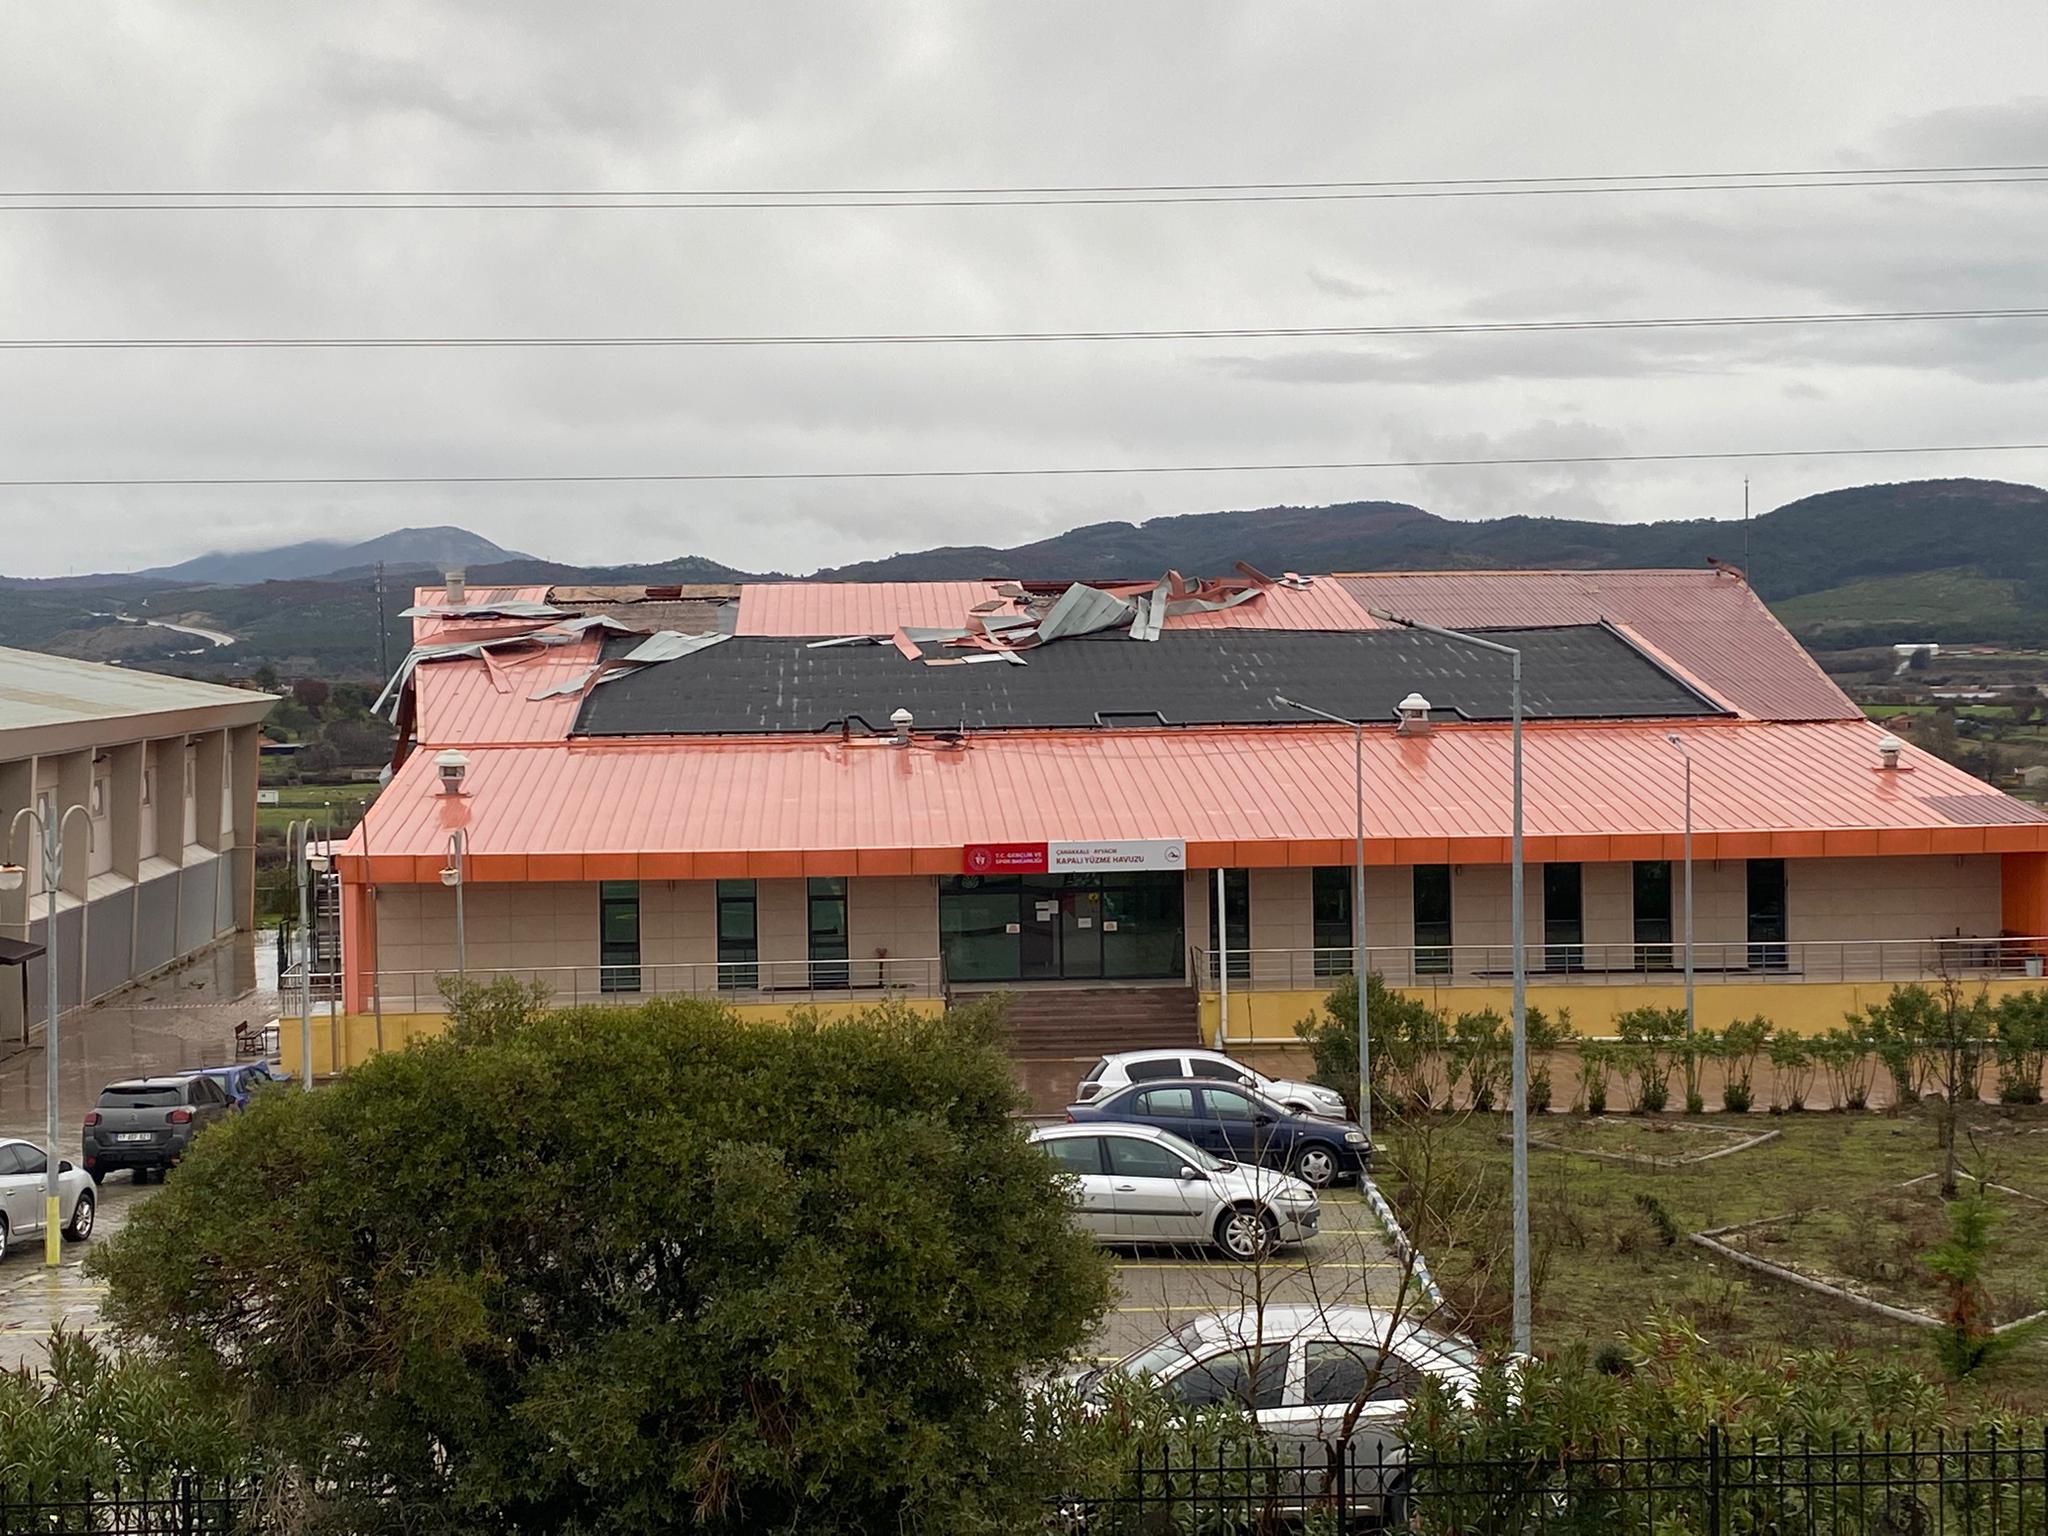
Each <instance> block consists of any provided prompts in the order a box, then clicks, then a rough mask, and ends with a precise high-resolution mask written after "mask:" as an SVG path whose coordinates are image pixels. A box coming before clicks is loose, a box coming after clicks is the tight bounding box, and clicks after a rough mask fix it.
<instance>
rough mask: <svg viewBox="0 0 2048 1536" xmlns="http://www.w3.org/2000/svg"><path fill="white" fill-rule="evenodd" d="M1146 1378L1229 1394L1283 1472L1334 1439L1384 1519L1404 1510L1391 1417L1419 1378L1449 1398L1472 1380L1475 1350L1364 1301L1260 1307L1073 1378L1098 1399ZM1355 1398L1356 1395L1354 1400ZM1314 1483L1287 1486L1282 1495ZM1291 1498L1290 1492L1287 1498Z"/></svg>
mask: <svg viewBox="0 0 2048 1536" xmlns="http://www.w3.org/2000/svg"><path fill="white" fill-rule="evenodd" d="M1117 1375H1122V1376H1127V1377H1132V1378H1138V1377H1149V1378H1151V1379H1152V1380H1154V1381H1156V1382H1158V1383H1159V1385H1160V1386H1161V1387H1162V1388H1164V1389H1165V1390H1166V1391H1167V1392H1169V1393H1171V1394H1172V1395H1173V1396H1174V1397H1177V1398H1179V1399H1180V1400H1181V1401H1182V1402H1183V1403H1186V1404H1188V1405H1189V1406H1191V1407H1192V1406H1199V1405H1202V1404H1207V1403H1216V1402H1225V1401H1235V1402H1238V1403H1242V1404H1243V1405H1244V1406H1245V1407H1247V1408H1249V1409H1250V1410H1251V1413H1252V1416H1253V1418H1255V1419H1256V1420H1257V1421H1258V1426H1259V1429H1260V1430H1261V1432H1262V1433H1264V1434H1265V1435H1266V1436H1267V1437H1269V1438H1270V1439H1271V1440H1273V1441H1274V1442H1275V1443H1276V1447H1277V1449H1278V1451H1279V1457H1280V1465H1281V1468H1282V1469H1283V1472H1286V1473H1289V1474H1292V1473H1294V1472H1295V1471H1297V1470H1298V1469H1302V1468H1306V1469H1307V1470H1308V1473H1309V1476H1310V1477H1311V1478H1312V1479H1315V1478H1319V1477H1321V1476H1323V1475H1324V1472H1325V1469H1326V1468H1327V1467H1328V1466H1329V1458H1328V1451H1329V1449H1330V1448H1332V1447H1335V1446H1336V1445H1337V1444H1338V1443H1339V1442H1340V1441H1342V1440H1343V1439H1344V1421H1345V1418H1346V1417H1347V1416H1348V1415H1349V1414H1350V1413H1351V1411H1352V1409H1353V1407H1354V1406H1357V1408H1358V1416H1357V1418H1356V1420H1355V1421H1354V1422H1353V1425H1352V1430H1351V1435H1350V1438H1349V1440H1348V1442H1346V1446H1347V1454H1348V1457H1349V1461H1348V1465H1349V1468H1350V1479H1351V1487H1350V1492H1351V1495H1352V1497H1353V1499H1354V1500H1356V1501H1358V1503H1359V1504H1362V1505H1363V1506H1364V1509H1363V1510H1362V1511H1361V1512H1366V1513H1370V1512H1371V1511H1372V1510H1373V1509H1374V1508H1375V1507H1377V1509H1378V1512H1379V1514H1380V1515H1381V1516H1382V1518H1383V1522H1384V1523H1386V1524H1395V1523H1398V1520H1399V1518H1400V1516H1401V1515H1402V1514H1403V1513H1404V1508H1403V1505H1404V1495H1405V1493H1406V1490H1407V1481H1406V1479H1405V1477H1404V1476H1403V1475H1402V1471H1401V1467H1402V1454H1403V1451H1402V1439H1401V1425H1402V1421H1403V1419H1404V1418H1405V1417H1406V1415H1407V1412H1408V1404H1409V1401H1410V1399H1411V1398H1413V1396H1414V1395H1415V1391H1416V1388H1417V1387H1418V1386H1419V1385H1420V1384H1421V1382H1422V1379H1423V1378H1424V1377H1425V1376H1431V1377H1435V1378H1436V1379H1437V1380H1439V1381H1441V1382H1443V1383H1444V1384H1445V1385H1446V1386H1448V1387H1449V1388H1450V1389H1451V1390H1452V1391H1453V1392H1454V1393H1456V1394H1458V1395H1459V1396H1461V1397H1463V1396H1468V1395H1469V1394H1470V1393H1471V1392H1472V1390H1473V1389H1474V1387H1475V1386H1476V1385H1477V1383H1478V1376H1479V1355H1478V1352H1477V1351H1476V1350H1475V1349H1474V1348H1473V1347H1472V1345H1471V1344H1469V1343H1467V1342H1466V1341H1465V1340H1463V1339H1459V1338H1456V1337H1454V1336H1452V1335H1450V1334H1447V1333H1439V1332H1438V1331H1436V1330H1435V1329H1433V1328H1426V1327H1424V1326H1422V1325H1421V1324H1420V1323H1416V1322H1413V1321H1411V1320H1409V1319H1406V1318H1400V1317H1397V1316H1396V1315H1395V1314H1393V1313H1389V1312H1385V1311H1382V1310H1380V1309H1379V1308H1376V1307H1365V1306H1337V1305H1319V1304H1316V1303H1309V1302H1294V1303H1279V1304H1276V1303H1270V1302H1269V1303H1268V1304H1266V1305H1265V1306H1264V1307H1263V1308H1258V1307H1247V1308H1245V1309H1244V1310H1243V1311H1240V1312H1216V1313H1209V1314H1206V1315H1204V1316H1200V1317H1196V1318H1193V1319H1191V1320H1189V1321H1188V1322H1185V1323H1183V1324H1181V1325H1180V1326H1179V1327H1178V1328H1175V1329H1172V1330H1171V1331H1170V1332H1167V1333H1164V1334H1161V1335H1160V1336H1159V1337H1158V1338H1156V1339H1154V1340H1153V1341H1152V1342H1151V1343H1149V1344H1147V1345H1145V1346H1144V1347H1143V1348H1140V1349H1136V1350H1133V1351H1132V1352H1131V1353H1130V1354H1128V1355H1126V1356H1124V1358H1123V1359H1121V1360H1119V1361H1117V1362H1116V1363H1115V1364H1114V1365H1109V1366H1102V1367H1098V1368H1096V1369H1094V1370H1090V1371H1086V1372H1083V1373H1081V1374H1080V1375H1078V1376H1076V1377H1074V1378H1073V1380H1074V1384H1075V1386H1076V1387H1077V1388H1079V1390H1080V1392H1081V1395H1082V1397H1083V1399H1084V1400H1088V1401H1095V1402H1099V1401H1101V1399H1102V1396H1103V1388H1104V1384H1105V1382H1106V1381H1107V1379H1108V1378H1110V1377H1111V1376H1117ZM1360 1399H1363V1400H1364V1401H1363V1402H1362V1403H1361V1402H1360ZM1317 1491H1319V1489H1318V1488H1317V1487H1315V1486H1310V1487H1308V1488H1306V1489H1304V1488H1302V1487H1301V1486H1299V1484H1298V1483H1297V1484H1296V1486H1294V1487H1292V1488H1289V1489H1285V1490H1284V1492H1285V1493H1286V1494H1288V1495H1291V1496H1292V1497H1296V1498H1298V1497H1302V1496H1304V1495H1305V1494H1313V1493H1315V1492H1317ZM1290 1502H1291V1500H1290Z"/></svg>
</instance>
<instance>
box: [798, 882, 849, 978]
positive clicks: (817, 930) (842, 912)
mask: <svg viewBox="0 0 2048 1536" xmlns="http://www.w3.org/2000/svg"><path fill="white" fill-rule="evenodd" d="M805 894H806V900H807V902H808V904H809V907H810V935H811V948H810V958H811V985H812V986H814V987H833V988H837V987H844V986H846V985H847V982H848V971H847V966H846V957H847V925H846V877H845V876H844V875H830V876H825V877H822V878H814V879H813V880H811V882H810V883H809V885H808V886H807V887H806V890H805Z"/></svg>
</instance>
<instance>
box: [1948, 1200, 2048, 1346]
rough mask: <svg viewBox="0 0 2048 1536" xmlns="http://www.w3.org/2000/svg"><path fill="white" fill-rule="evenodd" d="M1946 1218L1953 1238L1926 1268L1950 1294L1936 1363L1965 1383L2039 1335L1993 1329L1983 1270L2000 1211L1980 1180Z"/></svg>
mask: <svg viewBox="0 0 2048 1536" xmlns="http://www.w3.org/2000/svg"><path fill="white" fill-rule="evenodd" d="M1947 1212H1948V1237H1947V1238H1946V1239H1945V1240H1944V1241H1943V1242H1942V1244H1941V1246H1940V1247H1938V1248H1936V1249H1934V1250H1933V1251H1932V1252H1931V1253H1929V1254H1927V1255H1926V1256H1925V1258H1924V1260H1923V1262H1924V1263H1925V1264H1926V1265H1927V1267H1928V1268H1929V1269H1931V1270H1933V1271H1934V1273H1935V1275H1936V1277H1937V1278H1938V1279H1939V1280H1940V1281H1941V1282H1942V1288H1943V1290H1944V1291H1946V1292H1947V1296H1946V1299H1945V1301H1944V1304H1943V1307H1942V1321H1941V1327H1940V1328H1939V1329H1937V1330H1936V1331H1935V1335H1934V1357H1935V1358H1936V1359H1937V1360H1939V1361H1940V1362H1941V1368H1942V1369H1943V1370H1944V1371H1946V1372H1947V1373H1948V1374H1949V1376H1950V1377H1951V1378H1952V1379H1954V1380H1956V1381H1961V1380H1962V1379H1963V1378H1964V1377H1965V1376H1968V1375H1970V1374H1971V1373H1972V1372H1974V1371H1977V1370H1979V1369H1981V1368H1982V1367H1984V1366H1986V1365H1988V1364H1990V1363H1991V1362H1992V1361H1993V1360H1994V1359H1996V1358H1997V1357H1998V1356H2000V1355H2003V1354H2006V1353H2008V1352H2009V1351H2010V1350H2012V1349H2013V1348H2014V1347H2015V1346H2017V1345H2018V1344H2020V1343H2021V1342H2022V1340H2023V1339H2024V1338H2027V1337H2031V1336H2032V1335H2034V1334H2035V1333H2038V1332H2039V1331H2040V1329H2039V1327H2038V1325H2035V1324H2028V1325H2026V1326H2024V1327H2019V1328H2009V1329H2007V1330H2006V1331H2005V1332H2004V1333H1999V1332H1997V1331H1996V1328H1995V1327H1994V1317H1995V1315H1994V1313H1993V1311H1992V1299H1991V1292H1990V1289H1989V1287H1987V1286H1986V1285H1985V1283H1984V1265H1985V1261H1986V1260H1988V1259H1989V1258H1990V1257H1991V1248H1992V1232H1993V1230H1994V1229H1995V1228H1996V1226H1997V1224H1998V1210H1997V1208H1996V1207H1995V1206H1993V1205H1992V1203H1991V1191H1990V1190H1989V1189H1987V1188H1986V1187H1985V1181H1984V1179H1983V1177H1982V1176H1981V1174H1980V1176H1979V1178H1978V1180H1977V1184H1976V1187H1975V1188H1974V1189H1971V1190H1969V1191H1968V1192H1967V1193H1962V1194H1958V1195H1957V1196H1956V1197H1955V1198H1954V1199H1952V1200H1950V1201H1949V1202H1948V1206H1947Z"/></svg>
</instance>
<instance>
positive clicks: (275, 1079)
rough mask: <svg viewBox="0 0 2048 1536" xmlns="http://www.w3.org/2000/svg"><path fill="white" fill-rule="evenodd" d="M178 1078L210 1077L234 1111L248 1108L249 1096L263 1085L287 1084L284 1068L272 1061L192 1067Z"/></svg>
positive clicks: (179, 1074) (288, 1079)
mask: <svg viewBox="0 0 2048 1536" xmlns="http://www.w3.org/2000/svg"><path fill="white" fill-rule="evenodd" d="M177 1075H178V1076H179V1077H210V1078H212V1079H213V1080H214V1081H215V1082H216V1083H219V1084H220V1085H221V1087H222V1088H224V1089H226V1090H227V1095H228V1102H229V1103H230V1104H232V1105H233V1106H234V1107H235V1108H236V1109H247V1108H248V1107H249V1095H250V1094H252V1093H254V1092H255V1091H256V1090H257V1089H258V1088H261V1087H262V1086H263V1085H264V1084H265V1083H288V1082H290V1081H291V1079H290V1078H288V1077H286V1076H285V1073H284V1068H282V1067H281V1066H279V1065H278V1064H277V1063H276V1062H274V1061H238V1062H236V1063H235V1064H234V1065H233V1066H227V1067H194V1068H192V1070H191V1071H189V1072H180V1073H178V1074H177Z"/></svg>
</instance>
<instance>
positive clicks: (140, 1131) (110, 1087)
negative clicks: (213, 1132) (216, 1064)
mask: <svg viewBox="0 0 2048 1536" xmlns="http://www.w3.org/2000/svg"><path fill="white" fill-rule="evenodd" d="M228 1107H229V1100H228V1094H227V1090H226V1089H225V1088H223V1087H221V1085H220V1083H219V1082H218V1081H216V1080H215V1079H213V1078H211V1077H142V1078H133V1079H131V1080H129V1081H127V1082H122V1083H109V1084H107V1086H106V1087H104V1088H102V1089H101V1090H100V1101H99V1104H98V1105H97V1107H95V1108H94V1109H92V1110H91V1111H89V1112H88V1113H87V1114H86V1117H85V1126H84V1130H83V1132H82V1133H81V1135H80V1137H79V1142H80V1151H81V1152H82V1153H83V1154H84V1162H85V1171H86V1172H87V1173H89V1174H91V1175H92V1181H93V1183H95V1184H97V1183H99V1182H100V1181H101V1180H102V1179H104V1178H105V1177H106V1176H107V1175H108V1174H110V1173H112V1172H113V1171H114V1170H115V1169H117V1168H132V1169H134V1170H135V1178H136V1180H137V1182H140V1181H142V1180H143V1179H146V1178H148V1177H149V1176H150V1175H152V1174H154V1175H155V1176H156V1177H157V1178H162V1177H163V1175H164V1172H165V1170H166V1169H169V1168H171V1167H173V1166H174V1165H175V1164H177V1163H178V1162H180V1161H182V1160H183V1158H184V1156H185V1152H186V1149H187V1148H188V1147H190V1146H191V1145H192V1138H193V1137H194V1136H195V1135H197V1134H198V1133H199V1131H200V1130H201V1129H202V1128H204V1127H205V1126H208V1125H211V1124H212V1123H213V1122H214V1121H216V1120H218V1119H220V1118H221V1117H222V1116H224V1115H226V1114H227V1112H228Z"/></svg>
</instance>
